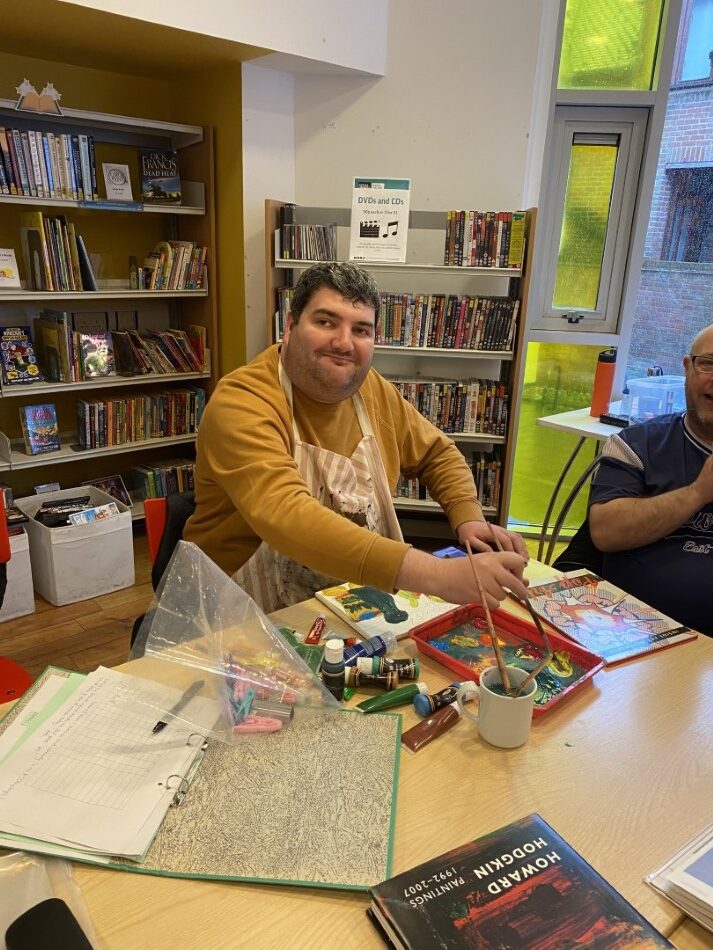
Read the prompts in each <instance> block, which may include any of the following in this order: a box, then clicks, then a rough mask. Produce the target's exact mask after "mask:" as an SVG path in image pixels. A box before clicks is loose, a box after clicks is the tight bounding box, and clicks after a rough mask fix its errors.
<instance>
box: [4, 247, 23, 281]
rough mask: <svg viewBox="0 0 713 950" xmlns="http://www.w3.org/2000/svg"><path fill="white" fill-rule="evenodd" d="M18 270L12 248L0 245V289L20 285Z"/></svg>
mask: <svg viewBox="0 0 713 950" xmlns="http://www.w3.org/2000/svg"><path fill="white" fill-rule="evenodd" d="M20 286H21V285H20V272H19V271H18V269H17V258H16V257H15V251H14V248H11V247H0V290H10V289H12V288H13V287H14V288H18V287H20Z"/></svg>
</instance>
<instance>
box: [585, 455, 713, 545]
mask: <svg viewBox="0 0 713 950" xmlns="http://www.w3.org/2000/svg"><path fill="white" fill-rule="evenodd" d="M712 501H713V456H710V457H709V458H708V459H706V461H705V463H704V465H703V468H702V469H701V471H700V473H699V474H698V477H697V478H696V480H695V481H694V482H692V483H691V484H690V485H687V486H686V487H685V488H677V489H675V490H674V491H670V492H665V493H664V494H662V495H652V496H649V497H646V498H613V499H612V500H611V501H605V502H599V503H597V502H596V501H595V502H594V503H593V504H592V506H591V508H590V509H589V531H590V534H591V536H592V541H593V542H594V544H595V545H596V547H598V548H599V550H600V551H605V552H614V551H628V550H630V549H631V548H639V547H642V546H643V545H645V544H653V543H654V542H655V541H659V540H660V539H661V538H665V537H666V535H668V534H670V533H671V532H672V531H675V530H676V528H678V527H680V526H681V525H682V524H684V522H686V521H687V520H688V519H689V518H690V517H691V515H694V514H695V513H696V512H697V511H699V510H700V509H701V508H703V506H704V505H707V504H709V503H710V502H712Z"/></svg>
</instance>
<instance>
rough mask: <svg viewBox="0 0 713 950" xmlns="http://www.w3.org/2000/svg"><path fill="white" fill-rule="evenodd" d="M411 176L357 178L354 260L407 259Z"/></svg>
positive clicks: (352, 256) (351, 250) (353, 232)
mask: <svg viewBox="0 0 713 950" xmlns="http://www.w3.org/2000/svg"><path fill="white" fill-rule="evenodd" d="M410 191H411V180H410V179H409V178H355V179H354V189H353V192H352V222H351V240H350V242H349V258H350V260H352V261H384V262H387V261H393V262H395V263H401V264H403V263H404V262H405V261H406V238H407V237H408V212H409V196H410Z"/></svg>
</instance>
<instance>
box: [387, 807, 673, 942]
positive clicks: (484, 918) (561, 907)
mask: <svg viewBox="0 0 713 950" xmlns="http://www.w3.org/2000/svg"><path fill="white" fill-rule="evenodd" d="M369 893H370V894H371V899H372V904H371V909H372V912H373V913H374V914H375V916H376V917H377V919H378V921H379V923H380V924H381V926H382V927H383V929H384V930H385V931H386V933H387V934H388V937H389V939H390V940H391V942H392V943H393V944H394V946H396V947H398V948H406V950H427V948H432V947H449V948H453V950H457V948H459V947H463V948H472V947H478V948H480V950H501V948H503V947H527V948H529V950H561V948H562V947H578V948H584V947H596V948H597V950H604V948H610V947H611V948H614V947H616V948H619V950H622V948H626V950H653V948H657V947H670V946H672V944H670V943H669V942H668V940H666V938H665V937H664V936H662V935H661V934H660V933H659V932H658V931H657V930H655V929H654V928H653V927H652V926H651V924H649V923H648V921H647V920H645V919H644V918H643V917H642V916H641V914H639V913H638V911H636V910H635V909H634V908H633V907H632V906H631V904H629V903H628V901H626V900H624V898H623V897H622V896H621V894H619V893H618V891H616V890H614V888H613V887H612V886H611V885H610V884H609V883H608V882H607V881H605V880H604V878H603V877H602V876H601V875H600V874H598V873H597V872H596V871H595V870H594V868H592V867H591V866H590V865H589V864H587V862H586V861H585V860H584V859H583V858H582V857H580V855H579V854H577V852H576V851H575V850H574V849H573V848H571V847H570V846H569V845H568V844H567V842H566V841H564V839H563V838H561V837H560V836H559V835H558V834H557V832H556V831H555V830H554V829H553V828H551V827H550V825H548V824H547V822H546V821H544V820H543V819H542V818H541V817H540V816H539V815H529V816H528V817H527V818H521V819H520V820H519V821H515V822H512V823H511V824H509V825H506V826H505V827H504V828H499V829H498V830H497V831H493V832H491V833H490V834H488V835H484V836H483V837H482V838H478V839H476V840H475V841H471V842H469V843H468V844H464V845H462V846H461V847H460V848H455V849H454V850H453V851H449V852H447V853H446V854H443V855H440V857H437V858H433V859H432V860H431V861H426V862H425V863H424V864H421V865H419V866H418V867H416V868H412V869H411V870H410V871H406V872H405V873H404V874H399V875H398V876H397V877H394V878H391V880H388V881H384V882H383V883H382V884H378V885H377V886H376V887H373V888H371V889H370V891H369Z"/></svg>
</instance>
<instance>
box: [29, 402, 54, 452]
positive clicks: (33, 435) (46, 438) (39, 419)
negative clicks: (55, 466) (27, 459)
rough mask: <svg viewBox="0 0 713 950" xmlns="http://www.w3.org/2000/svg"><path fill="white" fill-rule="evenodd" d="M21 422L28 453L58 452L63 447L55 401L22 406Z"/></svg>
mask: <svg viewBox="0 0 713 950" xmlns="http://www.w3.org/2000/svg"><path fill="white" fill-rule="evenodd" d="M20 424H21V425H22V435H23V438H24V440H25V448H26V450H27V453H28V455H40V454H42V453H44V452H58V451H59V449H60V448H61V446H60V441H59V429H58V427H57V410H56V409H55V407H54V404H53V403H45V404H44V405H41V406H22V408H21V409H20Z"/></svg>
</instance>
